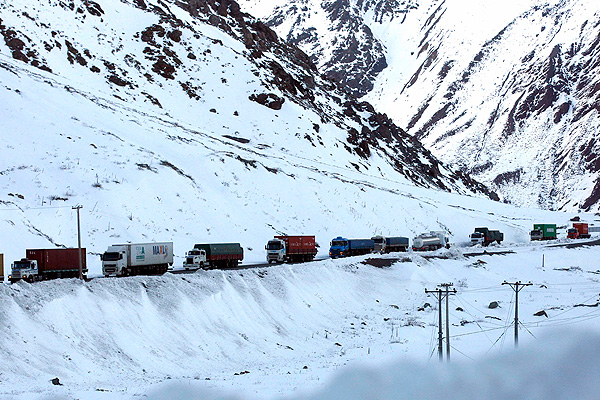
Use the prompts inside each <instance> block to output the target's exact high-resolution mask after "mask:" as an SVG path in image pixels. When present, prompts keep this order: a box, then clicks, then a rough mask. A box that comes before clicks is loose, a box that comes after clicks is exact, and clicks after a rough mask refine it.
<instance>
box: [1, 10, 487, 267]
mask: <svg viewBox="0 0 600 400" xmlns="http://www.w3.org/2000/svg"><path fill="white" fill-rule="evenodd" d="M0 10H1V14H0V16H1V21H0V32H1V34H2V37H3V39H4V40H3V41H2V42H0V76H1V78H0V82H2V83H1V85H0V96H1V98H2V102H1V103H2V106H1V109H0V115H1V117H2V118H1V122H0V124H1V126H2V130H1V132H2V134H3V143H4V145H3V146H2V153H1V154H2V160H3V161H2V170H1V172H0V186H1V187H2V189H3V190H2V193H1V196H2V197H1V198H0V201H1V206H2V208H3V210H4V211H5V212H6V213H5V214H3V215H5V217H4V218H3V222H2V223H3V224H4V226H5V227H6V230H5V232H6V235H7V237H6V239H7V243H13V244H14V246H13V247H14V248H15V249H18V250H17V251H18V253H19V254H20V252H21V250H22V248H23V247H25V246H27V247H33V246H34V244H35V246H48V245H51V244H55V245H64V244H67V245H69V244H71V245H72V243H73V241H74V239H73V238H74V236H75V235H74V227H75V226H74V224H73V223H72V221H73V212H72V210H71V207H70V206H71V205H72V204H76V203H80V204H83V205H84V210H85V211H84V212H85V213H86V215H85V218H84V220H87V227H86V228H85V237H86V239H87V240H86V242H85V243H84V244H87V246H88V247H90V248H91V249H93V251H95V252H99V251H103V250H104V249H105V246H106V245H107V244H109V243H111V242H116V241H119V242H122V241H129V240H131V241H143V240H166V239H172V240H179V241H182V239H186V242H189V243H186V244H182V246H189V245H191V244H193V243H194V242H197V241H200V240H206V241H216V240H218V241H224V240H228V241H232V240H240V241H243V239H246V240H248V241H249V242H250V244H249V245H248V246H247V249H249V255H250V256H252V254H254V253H255V254H256V257H260V258H262V244H263V243H264V242H265V240H266V239H267V238H268V237H269V235H272V234H273V233H279V232H289V233H298V232H300V233H304V232H305V231H307V233H310V232H315V231H319V230H320V231H322V232H329V230H333V231H336V230H338V229H340V224H341V223H344V224H346V229H349V230H357V231H358V230H360V229H364V227H365V225H366V224H367V225H368V226H370V228H369V231H382V230H386V231H387V230H389V229H392V230H394V229H397V228H394V226H395V225H392V224H396V222H395V221H393V220H389V219H386V217H385V215H384V214H382V213H380V212H379V207H385V204H381V205H378V204H376V205H375V206H373V207H372V212H371V211H369V212H364V213H360V212H358V211H357V210H356V208H355V206H356V204H357V203H358V202H359V201H360V203H362V204H363V205H364V206H365V207H366V206H367V205H366V200H364V201H362V200H360V199H361V198H362V197H363V195H362V194H363V193H366V194H365V195H364V196H367V197H369V196H372V195H373V196H374V194H376V193H388V194H390V195H391V196H392V197H390V199H391V198H396V199H398V201H402V200H401V199H405V198H407V197H406V196H405V195H406V194H407V190H408V191H410V190H412V189H410V188H414V186H415V185H417V186H421V187H424V188H430V189H434V190H443V191H452V192H455V193H462V194H477V195H480V196H484V197H492V198H497V197H496V196H495V194H494V193H492V192H490V191H488V190H487V189H486V188H485V187H484V186H482V185H480V184H479V183H477V182H475V181H473V180H472V179H470V178H469V177H468V175H466V174H464V173H462V172H455V171H453V170H450V169H448V168H446V167H445V166H444V165H443V164H441V163H439V162H438V161H437V159H436V158H435V157H433V156H432V155H431V153H430V152H429V151H427V150H426V149H425V148H424V147H423V146H422V145H421V144H420V143H419V142H418V141H417V140H416V139H415V138H414V137H412V136H410V135H408V134H407V133H405V132H404V131H403V130H402V129H400V128H398V127H397V126H396V125H394V124H393V123H392V121H391V120H390V119H389V118H388V117H386V116H385V115H384V114H381V113H378V112H376V111H375V110H374V109H373V107H372V106H371V105H369V104H368V103H365V102H357V101H356V100H354V99H353V98H352V97H351V96H348V95H347V94H346V92H345V91H344V90H341V89H339V88H338V87H337V86H336V85H335V84H334V83H332V82H331V81H329V80H327V79H324V78H322V77H321V76H320V73H319V71H318V70H317V68H316V67H315V65H314V64H313V63H312V62H311V60H310V59H309V58H308V57H307V56H306V55H305V54H304V53H303V52H302V51H300V50H299V49H297V48H296V47H293V46H290V45H289V44H287V43H285V42H283V41H281V40H279V39H278V37H277V36H276V35H275V33H274V32H273V31H272V30H271V29H269V28H268V27H266V26H265V25H264V24H263V23H261V22H260V21H258V20H256V19H254V18H253V17H251V16H249V15H247V14H244V13H242V12H241V11H240V9H239V7H238V5H237V3H235V2H231V1H223V2H216V1H213V2H210V1H209V2H200V1H192V0H190V1H185V2H182V1H173V2H165V1H144V0H136V1H120V0H113V1H105V2H102V3H96V2H93V1H90V0H80V1H70V2H65V1H55V0H48V1H43V2H39V1H34V0H31V1H22V2H18V3H15V2H1V3H0ZM400 193H402V196H401V197H395V196H397V195H399V194H400ZM432 196H434V195H433V194H432ZM369 198H370V197H369ZM299 210H301V211H299ZM332 210H335V211H332ZM340 210H341V211H340ZM328 213H329V216H326V217H323V214H328ZM347 215H353V218H352V223H351V225H348V218H347ZM374 215H380V217H374ZM378 218H381V220H379V219H378ZM311 220H313V222H310V221H311ZM315 220H318V222H314V221H315ZM192 221H193V222H192ZM430 222H431V224H432V226H431V228H435V227H438V228H439V227H440V224H442V225H444V222H443V221H438V222H436V220H435V218H433V219H431V221H429V222H425V224H426V225H427V224H429V223H430ZM22 229H24V230H25V231H26V232H28V233H27V234H26V235H23V234H22V235H18V232H21V230H22ZM257 232H259V234H257ZM13 233H14V234H13ZM369 234H370V232H369ZM327 236H329V233H326V235H325V237H327ZM325 240H329V238H328V237H327V239H325ZM178 250H179V251H178V253H179V254H181V253H183V251H184V250H185V249H184V248H182V247H180V248H178ZM17 251H16V252H17ZM11 258H12V255H11ZM15 258H18V255H17V254H15V257H14V258H13V259H15ZM9 259H10V258H9Z"/></svg>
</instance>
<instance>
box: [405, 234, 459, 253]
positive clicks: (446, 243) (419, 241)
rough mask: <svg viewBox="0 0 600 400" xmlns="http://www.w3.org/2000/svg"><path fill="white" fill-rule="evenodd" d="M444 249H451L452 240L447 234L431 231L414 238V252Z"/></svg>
mask: <svg viewBox="0 0 600 400" xmlns="http://www.w3.org/2000/svg"><path fill="white" fill-rule="evenodd" d="M442 247H445V248H447V249H448V248H450V238H449V237H448V236H446V232H442V231H429V232H428V233H421V234H420V235H417V236H415V237H414V238H413V245H412V249H413V251H429V250H437V249H441V248H442Z"/></svg>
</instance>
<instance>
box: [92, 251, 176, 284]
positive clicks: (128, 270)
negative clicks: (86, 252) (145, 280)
mask: <svg viewBox="0 0 600 400" xmlns="http://www.w3.org/2000/svg"><path fill="white" fill-rule="evenodd" d="M100 259H101V260H102V274H103V275H104V276H106V277H108V276H128V275H162V274H164V273H165V272H167V270H168V269H169V267H170V266H172V265H173V242H160V243H126V244H115V245H112V246H108V249H107V250H106V252H104V254H102V255H101V256H100Z"/></svg>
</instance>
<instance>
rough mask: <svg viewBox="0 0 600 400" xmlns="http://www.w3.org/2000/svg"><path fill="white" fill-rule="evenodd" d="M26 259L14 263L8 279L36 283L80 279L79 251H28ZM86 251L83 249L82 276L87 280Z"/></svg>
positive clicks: (73, 249) (57, 249)
mask: <svg viewBox="0 0 600 400" xmlns="http://www.w3.org/2000/svg"><path fill="white" fill-rule="evenodd" d="M25 255H26V258H22V259H21V260H19V261H15V262H13V264H12V266H11V274H10V275H9V277H8V279H9V280H10V281H11V282H12V283H14V282H17V281H19V280H21V279H23V280H25V281H27V282H35V281H41V280H46V279H57V278H79V249H77V248H70V249H61V248H55V249H27V250H26V251H25ZM85 256H86V249H85V248H82V249H81V265H82V275H83V278H86V275H87V267H86V257H85Z"/></svg>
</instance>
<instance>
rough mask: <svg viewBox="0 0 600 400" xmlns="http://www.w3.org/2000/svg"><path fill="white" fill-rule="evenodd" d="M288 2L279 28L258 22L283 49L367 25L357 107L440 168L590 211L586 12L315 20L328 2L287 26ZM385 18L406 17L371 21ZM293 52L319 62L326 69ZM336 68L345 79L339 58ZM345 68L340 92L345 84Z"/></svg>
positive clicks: (471, 10)
mask: <svg viewBox="0 0 600 400" xmlns="http://www.w3.org/2000/svg"><path fill="white" fill-rule="evenodd" d="M246 4H248V7H249V9H252V10H254V8H253V7H251V6H252V3H251V0H247V3H246ZM287 4H289V5H286V6H282V7H287V8H288V9H289V10H291V11H288V15H290V17H288V21H287V22H286V23H280V21H281V18H279V16H280V14H282V12H281V11H280V9H278V8H275V9H274V11H272V12H271V13H269V15H270V16H269V17H268V21H269V22H268V23H269V24H271V25H273V26H276V29H277V30H278V31H279V32H280V33H282V34H284V35H287V36H288V37H290V38H292V39H293V38H294V37H300V36H302V33H301V32H321V31H322V32H323V33H322V34H320V35H319V43H321V44H320V46H321V47H325V48H326V47H327V46H328V43H331V42H332V40H334V39H332V38H335V37H336V36H339V37H344V36H345V35H349V34H353V33H352V32H353V31H352V29H349V28H348V26H351V24H352V21H358V20H359V21H361V22H362V23H364V24H365V25H366V26H368V27H369V30H370V31H371V33H372V34H373V39H372V40H370V42H372V43H375V42H378V43H380V44H381V48H383V49H384V51H383V55H381V52H380V51H379V50H373V49H372V50H370V54H371V55H372V56H371V57H372V58H373V57H375V58H377V57H380V56H381V57H384V58H385V60H386V64H387V66H388V67H387V68H385V69H383V70H381V71H380V70H379V69H378V68H371V69H369V72H366V73H365V74H364V76H365V77H367V76H371V77H375V78H374V79H373V89H372V90H369V88H368V87H365V88H364V89H362V91H360V90H359V91H356V89H355V93H358V94H362V93H364V92H365V91H369V93H368V94H367V95H366V96H365V99H368V100H369V101H370V102H371V103H373V104H375V105H376V106H377V107H378V109H381V110H383V111H385V112H386V113H387V114H388V115H390V116H391V117H392V118H393V120H394V121H395V122H396V123H398V124H399V125H400V126H403V127H405V128H406V129H407V131H408V132H409V133H411V134H413V135H415V136H416V137H417V138H419V139H421V140H422V141H423V143H424V144H425V145H426V146H427V147H428V148H429V149H430V150H431V151H432V152H433V153H434V154H435V155H437V156H438V157H440V158H441V159H442V160H444V161H446V162H447V163H449V164H451V165H453V166H454V167H456V168H458V169H460V170H463V171H465V172H470V173H472V174H474V176H475V177H477V178H478V179H480V180H482V181H484V182H486V183H487V184H489V185H491V186H492V187H493V188H494V189H496V190H497V191H498V192H499V193H501V194H502V195H503V196H504V197H505V198H506V199H507V200H510V201H512V202H514V203H517V204H522V205H528V206H536V207H544V208H553V209H569V210H574V209H585V210H598V209H599V203H598V199H599V198H600V181H599V177H600V175H599V170H598V166H597V164H598V161H597V159H598V156H597V155H598V149H597V147H596V139H595V133H594V132H596V131H597V129H598V127H599V119H598V106H597V104H598V94H597V93H598V90H597V87H598V84H599V81H598V79H599V78H598V74H597V71H598V59H599V55H598V41H599V39H598V29H597V27H598V24H599V23H600V7H599V6H598V4H597V2H593V1H570V0H560V1H558V0H555V1H551V2H541V1H536V0H530V1H507V2H496V3H486V4H481V3H480V2H475V1H470V0H444V1H433V0H432V1H426V2H421V3H419V5H418V6H415V7H414V8H413V7H410V5H408V4H400V5H394V4H392V2H389V3H385V5H386V6H384V5H381V4H379V3H377V4H379V5H378V6H377V5H373V4H371V3H368V2H360V1H358V2H354V3H352V4H351V5H348V7H347V8H346V9H347V10H352V11H347V12H346V13H336V14H334V13H328V12H327V11H326V8H327V7H328V6H329V5H331V4H333V3H323V5H320V4H317V3H314V4H313V3H306V4H305V7H304V8H305V9H304V11H302V13H304V14H303V15H310V18H304V19H303V18H301V17H298V18H296V19H294V17H293V15H294V12H296V14H298V13H300V11H301V10H303V9H302V8H301V7H299V6H298V3H297V2H289V3H287ZM336 4H337V2H336ZM369 4H371V5H370V6H369ZM389 8H391V9H392V10H395V12H396V13H403V15H404V17H405V18H401V19H400V18H395V17H393V13H392V12H387V13H378V11H377V10H387V9H389ZM407 8H408V12H405V11H406V9H407ZM299 10H300V11H299ZM353 12H354V13H355V14H357V16H351V14H352V13H353ZM381 15H383V17H381ZM319 20H320V21H319ZM338 20H339V21H346V22H345V24H344V23H341V22H337V21H338ZM292 22H293V23H292ZM290 27H292V28H290ZM313 27H316V29H313ZM290 29H291V31H292V32H293V34H290V33H289V32H290ZM337 29H340V31H339V32H338V31H336V30H337ZM313 42H315V40H313ZM340 45H341V46H342V47H344V48H345V49H346V51H349V52H353V53H355V54H360V52H358V53H356V52H355V51H354V50H353V49H352V48H351V46H345V44H340V43H338V46H340ZM371 47H375V46H371ZM303 48H304V49H305V50H306V51H308V52H309V54H311V55H312V56H314V57H316V58H319V59H320V62H321V63H328V62H329V60H333V59H334V58H333V57H331V54H325V53H323V52H321V51H319V50H316V51H315V50H311V47H310V46H307V45H305V46H304V47H303ZM314 48H316V47H315V46H314V45H313V46H312V49H314ZM343 52H344V51H343V50H340V51H339V53H343ZM363 58H364V59H368V57H366V58H365V57H363ZM335 63H336V67H335V68H336V69H337V70H340V71H343V70H344V60H343V59H342V58H338V59H337V61H335ZM349 65H350V66H349V68H348V73H347V75H348V76H347V77H345V78H342V79H341V80H342V82H351V81H352V79H353V76H354V72H353V71H354V70H355V69H354V64H352V63H350V64H349ZM370 66H371V67H373V66H375V64H374V63H371V64H370ZM351 85H352V84H351Z"/></svg>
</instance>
